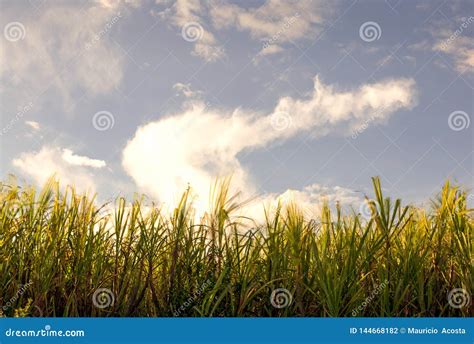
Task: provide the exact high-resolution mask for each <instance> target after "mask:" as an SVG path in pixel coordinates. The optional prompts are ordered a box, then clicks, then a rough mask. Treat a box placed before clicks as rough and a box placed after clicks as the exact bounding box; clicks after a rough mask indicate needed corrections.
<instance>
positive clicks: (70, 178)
mask: <svg viewBox="0 0 474 344" xmlns="http://www.w3.org/2000/svg"><path fill="white" fill-rule="evenodd" d="M12 163H13V166H14V167H16V168H17V169H18V170H19V171H20V172H21V173H22V175H26V176H29V177H31V178H32V179H33V180H34V182H35V183H37V184H39V185H41V184H43V183H45V182H46V180H47V179H48V178H50V177H51V176H53V175H55V176H56V177H57V178H59V179H60V180H61V182H62V183H63V185H68V184H69V185H75V186H76V187H77V188H78V190H80V191H95V190H96V187H97V179H96V177H95V175H94V174H93V173H91V171H90V168H101V167H104V166H105V162H104V161H102V160H96V159H91V158H88V157H86V156H79V155H75V154H74V153H73V152H72V151H71V150H69V149H61V148H60V147H57V146H44V147H42V148H41V149H40V150H39V151H32V152H26V153H22V154H20V156H19V157H18V158H16V159H14V160H13V162H12Z"/></svg>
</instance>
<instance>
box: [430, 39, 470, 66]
mask: <svg viewBox="0 0 474 344" xmlns="http://www.w3.org/2000/svg"><path fill="white" fill-rule="evenodd" d="M433 50H434V51H439V52H442V53H444V54H447V55H448V56H451V57H452V58H453V61H454V67H455V68H456V70H457V71H458V72H460V73H461V72H464V71H468V72H474V38H472V37H457V38H455V39H453V40H450V39H449V36H444V38H443V39H439V40H438V41H436V43H435V44H434V46H433Z"/></svg>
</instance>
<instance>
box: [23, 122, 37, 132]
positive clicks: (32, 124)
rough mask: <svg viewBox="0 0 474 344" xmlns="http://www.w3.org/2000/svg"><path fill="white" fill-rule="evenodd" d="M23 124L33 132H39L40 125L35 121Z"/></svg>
mask: <svg viewBox="0 0 474 344" xmlns="http://www.w3.org/2000/svg"><path fill="white" fill-rule="evenodd" d="M25 124H26V125H27V126H29V127H30V128H32V129H33V130H40V124H39V123H38V122H35V121H25Z"/></svg>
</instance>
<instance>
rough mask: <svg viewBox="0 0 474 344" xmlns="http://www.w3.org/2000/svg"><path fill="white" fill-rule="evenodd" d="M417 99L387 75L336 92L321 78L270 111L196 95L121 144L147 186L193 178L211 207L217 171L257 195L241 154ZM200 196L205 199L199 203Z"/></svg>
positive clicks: (165, 187) (380, 114)
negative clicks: (218, 104) (214, 103)
mask: <svg viewBox="0 0 474 344" xmlns="http://www.w3.org/2000/svg"><path fill="white" fill-rule="evenodd" d="M415 104H416V92H415V83H414V81H413V80H410V79H396V80H386V81H383V82H379V83H374V84H367V85H363V86H361V87H359V88H357V89H354V90H351V91H338V90H336V89H335V88H334V87H332V86H327V85H324V84H323V83H321V82H320V81H319V80H318V78H315V88H314V91H313V94H312V95H311V96H310V97H309V98H308V99H294V98H291V97H284V98H281V99H280V100H279V101H278V103H277V106H276V107H275V109H274V110H273V112H272V113H270V114H267V115H262V114H260V113H258V112H255V111H250V110H243V109H236V110H233V111H228V110H224V109H209V108H206V107H205V106H204V104H202V103H200V102H195V103H194V104H193V105H192V106H191V107H189V108H188V109H187V110H186V111H184V112H183V113H180V114H176V115H174V116H170V117H167V118H164V119H161V120H158V121H155V122H151V123H149V124H146V125H144V126H142V127H140V128H138V130H137V131H136V133H135V136H134V137H133V138H132V139H131V140H130V141H129V142H128V144H127V145H126V147H125V149H124V151H123V160H122V164H123V167H124V169H125V171H126V172H127V173H128V174H129V175H130V176H131V177H132V178H133V179H134V181H135V183H136V184H137V185H138V186H139V187H140V188H141V189H142V190H143V191H145V192H147V193H149V194H151V195H152V196H154V197H157V198H158V199H159V200H161V201H163V202H171V203H173V202H174V201H176V199H175V198H174V197H175V196H176V195H177V192H178V194H179V192H180V191H183V190H184V189H185V188H186V187H187V186H188V185H191V186H192V188H193V189H194V190H195V192H196V194H197V195H199V196H200V197H201V198H200V199H199V201H198V208H199V207H201V208H205V205H206V200H207V195H208V191H209V188H210V186H211V185H212V183H213V181H214V180H215V178H216V176H226V175H232V176H233V183H234V187H235V188H236V189H238V190H240V191H242V192H243V193H244V194H245V195H254V194H255V192H256V185H255V183H254V182H253V180H252V177H251V175H250V174H249V172H248V171H247V170H246V169H245V168H244V167H243V166H242V165H241V163H240V161H239V159H238V154H239V153H240V152H243V151H245V150H254V149H258V148H261V147H264V146H267V145H269V144H272V143H273V144H275V143H278V142H283V141H284V140H285V139H288V138H290V137H293V136H295V135H297V134H300V133H302V132H304V131H311V132H313V133H314V136H315V137H317V136H323V135H326V134H328V133H330V132H334V131H336V130H343V131H345V132H349V130H350V128H352V127H354V126H357V125H359V124H360V123H361V122H363V121H364V120H366V118H369V117H370V118H371V119H373V120H374V121H380V122H383V121H385V120H386V119H387V118H388V117H389V116H390V115H391V114H392V113H393V112H395V111H397V110H399V109H401V108H411V107H412V106H414V105H415ZM199 202H200V203H199Z"/></svg>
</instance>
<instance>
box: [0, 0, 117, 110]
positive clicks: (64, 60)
mask: <svg viewBox="0 0 474 344" xmlns="http://www.w3.org/2000/svg"><path fill="white" fill-rule="evenodd" d="M111 4H113V6H112V5H111ZM123 6H124V3H123V2H110V1H109V2H107V1H100V2H95V3H94V2H91V3H88V4H87V5H86V6H85V7H84V8H82V7H81V6H79V4H75V3H74V2H62V3H57V2H50V3H45V4H44V6H43V7H42V10H41V11H33V7H30V8H32V11H33V12H32V13H30V15H29V16H27V15H25V14H24V13H23V14H22V13H19V12H18V11H19V9H18V8H16V7H12V8H8V7H5V6H4V8H3V13H2V18H3V20H2V21H6V22H8V21H17V20H20V19H19V18H21V23H22V25H23V26H24V28H25V31H24V32H25V37H24V39H23V40H19V41H16V42H9V41H7V40H4V41H3V42H2V49H1V53H0V54H1V62H0V80H1V81H2V83H4V84H6V85H8V86H9V87H11V88H14V89H15V90H17V91H16V92H15V93H14V96H15V97H18V98H19V99H25V98H26V99H29V97H31V96H33V97H39V99H40V100H44V98H45V97H46V96H47V94H43V92H45V91H47V90H48V86H50V85H51V87H52V89H53V90H54V91H55V92H54V97H55V99H54V101H55V102H56V103H58V99H59V100H62V102H63V105H64V106H65V107H67V108H70V107H72V106H73V104H74V101H73V93H75V92H78V91H79V92H82V93H84V92H86V94H88V95H99V94H107V93H109V92H110V91H112V90H113V89H114V88H115V87H117V86H118V85H119V84H120V83H121V81H122V77H123V67H124V58H123V56H122V55H123V53H122V52H121V51H120V48H118V47H117V46H116V45H115V44H114V43H112V42H111V41H110V40H109V39H108V38H107V36H108V35H109V34H110V32H111V31H112V30H113V29H114V26H115V25H118V24H117V23H118V22H119V21H120V20H121V18H122V17H123V15H124V13H125V11H123V10H124V7H123ZM2 27H3V26H2ZM18 90H21V92H19V91H18ZM58 95H59V96H60V97H58ZM40 96H41V97H40Z"/></svg>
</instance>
